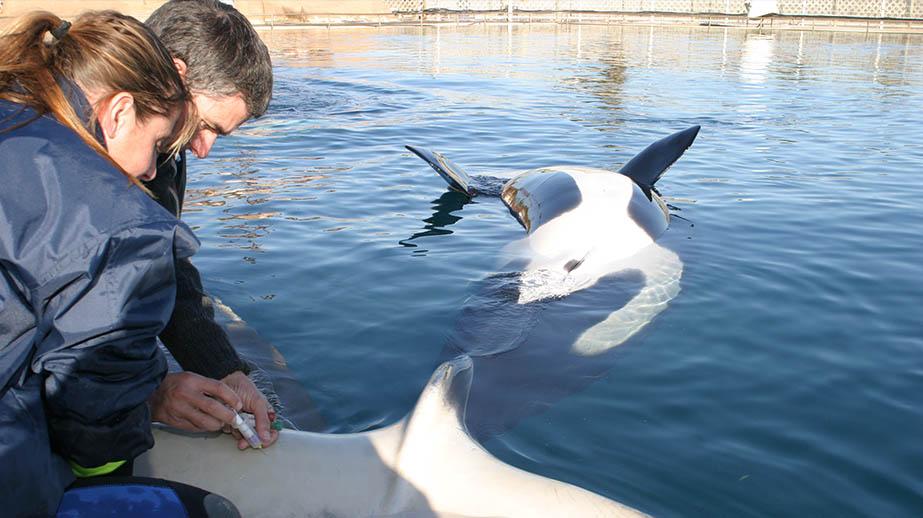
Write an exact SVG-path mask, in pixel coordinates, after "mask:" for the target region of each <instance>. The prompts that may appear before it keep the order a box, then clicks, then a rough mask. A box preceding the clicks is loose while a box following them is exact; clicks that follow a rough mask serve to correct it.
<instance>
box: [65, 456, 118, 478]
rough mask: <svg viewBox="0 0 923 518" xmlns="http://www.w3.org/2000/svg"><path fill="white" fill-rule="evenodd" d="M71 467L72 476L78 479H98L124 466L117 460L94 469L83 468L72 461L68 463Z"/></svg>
mask: <svg viewBox="0 0 923 518" xmlns="http://www.w3.org/2000/svg"><path fill="white" fill-rule="evenodd" d="M69 462H70V465H71V471H73V472H74V475H77V476H78V477H79V478H87V477H98V476H100V475H108V474H109V473H112V472H113V471H115V470H117V469H119V468H120V467H122V464H125V461H124V460H117V461H114V462H107V463H105V464H103V465H102V466H97V467H95V468H85V467H83V466H81V465H80V464H77V463H76V462H74V461H69Z"/></svg>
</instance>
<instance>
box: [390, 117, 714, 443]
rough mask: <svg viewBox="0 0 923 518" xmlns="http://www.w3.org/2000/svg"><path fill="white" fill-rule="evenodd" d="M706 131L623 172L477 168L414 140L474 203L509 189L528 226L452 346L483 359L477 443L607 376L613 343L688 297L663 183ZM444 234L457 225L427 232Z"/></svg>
mask: <svg viewBox="0 0 923 518" xmlns="http://www.w3.org/2000/svg"><path fill="white" fill-rule="evenodd" d="M699 129H700V127H699V126H693V127H690V128H688V129H685V130H683V131H679V132H676V133H674V134H672V135H670V136H668V137H666V138H663V139H661V140H658V141H657V142H655V143H653V144H651V145H650V146H648V147H647V148H645V149H644V150H643V151H641V152H640V153H639V154H638V155H637V156H635V157H634V158H632V159H631V160H629V161H628V162H627V163H626V164H625V165H624V166H623V167H622V168H621V169H620V170H619V171H618V172H613V171H609V170H604V169H596V168H591V167H580V166H570V165H568V166H551V167H542V168H538V169H532V170H529V171H523V172H510V173H506V174H501V175H496V174H495V175H492V176H484V175H481V176H477V175H471V174H468V173H467V172H466V171H465V170H464V169H463V168H462V167H460V166H459V165H457V164H455V163H454V162H452V161H451V160H449V159H448V158H446V157H445V156H444V155H442V154H441V153H438V152H435V151H430V150H427V149H424V148H421V147H416V146H407V149H409V150H410V151H411V152H412V153H414V154H415V155H417V156H419V157H420V158H422V159H423V160H425V161H426V162H427V163H428V164H429V165H430V166H431V167H432V168H433V169H435V170H436V172H437V173H438V174H439V175H440V176H441V177H442V178H443V179H444V180H445V181H446V182H447V183H448V185H449V188H450V189H451V190H452V191H456V192H457V193H460V194H457V195H458V196H462V197H463V198H464V199H465V200H467V201H470V200H471V199H473V198H475V197H499V198H500V199H501V200H502V202H503V203H504V204H505V205H506V207H507V208H508V209H509V211H510V213H511V214H512V216H513V217H514V218H515V219H516V221H517V222H519V224H520V225H521V226H522V227H523V229H524V230H525V232H526V236H525V237H524V238H522V239H520V240H517V241H515V242H513V243H511V244H509V245H507V247H506V253H507V255H508V257H507V258H506V259H507V262H506V263H504V264H502V266H501V267H500V271H499V272H497V273H494V274H491V275H488V276H487V277H486V278H484V279H482V280H480V281H478V282H477V286H476V287H475V289H474V290H473V293H472V295H471V296H469V298H468V299H467V300H466V302H465V303H464V305H463V307H462V308H461V311H460V313H459V316H458V318H457V319H456V323H455V325H454V326H453V327H452V328H451V329H450V330H449V332H448V337H447V340H446V343H445V344H444V347H443V352H442V353H441V354H440V358H442V359H444V358H451V357H453V356H455V355H457V354H467V355H470V356H471V357H472V359H473V361H474V364H475V367H476V368H475V369H474V372H475V380H474V383H473V385H472V390H471V395H470V399H469V405H468V414H467V417H466V424H467V425H468V427H469V430H470V431H471V433H472V435H473V436H474V437H475V438H476V439H478V440H480V441H482V442H484V441H486V440H488V439H490V438H491V437H493V436H496V435H498V434H501V433H504V432H505V431H508V430H510V429H511V428H513V427H514V426H515V425H516V424H517V423H518V422H519V421H521V419H523V418H524V417H527V416H529V415H534V414H536V413H539V412H542V411H543V410H545V409H547V408H549V407H551V406H552V405H554V404H556V403H557V402H559V401H560V400H562V399H563V398H565V397H566V396H568V395H570V394H573V393H576V392H579V391H580V390H582V389H584V388H586V387H587V386H588V385H589V384H590V383H591V382H592V381H593V380H595V379H598V378H600V377H601V376H603V375H604V374H605V373H606V372H607V371H608V370H609V369H610V368H611V367H612V365H613V364H614V357H613V349H614V348H615V347H616V346H618V345H620V344H623V343H625V342H626V341H627V340H628V339H629V338H631V337H632V336H634V335H635V334H637V333H638V332H639V331H641V330H642V329H644V328H645V326H647V324H648V323H650V322H651V321H652V320H653V319H654V318H655V317H656V316H657V315H658V314H660V313H661V312H662V311H663V310H664V309H666V308H667V306H668V305H669V303H670V302H671V301H672V300H673V299H674V298H675V297H676V296H677V295H678V294H679V291H680V280H681V278H682V273H683V262H682V260H681V259H680V257H679V256H678V255H677V254H676V253H675V252H674V251H673V250H671V247H670V246H663V245H664V243H665V242H666V241H671V239H670V238H674V239H672V241H675V237H676V236H675V235H674V236H669V237H668V236H667V234H669V233H668V232H667V229H668V228H669V227H670V225H671V215H670V210H669V208H668V206H667V204H666V203H665V202H664V201H663V199H662V198H661V196H660V194H659V193H658V192H657V189H656V187H655V184H656V183H657V182H658V180H660V179H661V177H662V176H663V174H664V172H665V171H666V170H667V169H668V168H669V167H670V166H672V165H673V164H674V163H675V162H676V161H677V160H678V159H679V158H680V157H681V156H682V155H683V153H684V152H685V151H686V149H688V148H689V146H691V145H692V143H693V141H694V140H695V138H696V136H697V135H698V132H699ZM443 205H445V204H443ZM463 205H464V203H458V204H456V205H455V206H454V207H452V208H454V209H459V208H461V207H462V206H463ZM450 206H451V205H450ZM459 219H460V218H459V217H453V218H446V217H444V216H443V217H435V216H434V217H433V218H429V219H428V220H427V221H449V224H452V223H457V221H459ZM437 232H443V233H444V232H445V230H444V229H438V228H427V231H426V233H424V234H418V235H432V234H433V233H437ZM418 235H415V236H414V237H412V238H411V239H414V238H416V237H417V236H418ZM408 241H409V240H404V241H402V244H405V245H406V244H407V243H408Z"/></svg>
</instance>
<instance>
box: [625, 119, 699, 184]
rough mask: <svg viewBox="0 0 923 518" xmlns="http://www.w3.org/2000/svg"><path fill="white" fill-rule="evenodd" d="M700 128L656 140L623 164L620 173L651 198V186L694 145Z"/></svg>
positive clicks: (689, 129) (694, 127) (696, 127)
mask: <svg viewBox="0 0 923 518" xmlns="http://www.w3.org/2000/svg"><path fill="white" fill-rule="evenodd" d="M699 128H701V126H693V127H691V128H688V129H684V130H683V131H679V132H676V133H674V134H672V135H670V136H669V137H666V138H662V139H660V140H658V141H657V142H654V143H653V144H651V145H650V146H647V147H646V148H645V149H644V151H642V152H640V153H638V154H637V155H635V157H634V158H632V159H631V160H630V161H629V162H628V163H627V164H625V165H624V166H622V168H621V169H619V173H621V174H623V175H625V176H627V177H629V178H631V179H632V180H634V182H635V183H636V184H638V186H640V187H641V189H642V190H643V191H644V193H645V194H647V196H648V198H650V191H651V188H652V187H653V186H654V184H655V183H657V180H659V179H660V177H661V176H663V173H665V172H666V171H667V169H669V168H670V166H671V165H673V163H674V162H676V161H677V160H679V157H681V156H683V153H684V152H685V151H686V149H688V148H689V146H691V145H692V142H693V141H694V140H695V137H696V135H698V134H699Z"/></svg>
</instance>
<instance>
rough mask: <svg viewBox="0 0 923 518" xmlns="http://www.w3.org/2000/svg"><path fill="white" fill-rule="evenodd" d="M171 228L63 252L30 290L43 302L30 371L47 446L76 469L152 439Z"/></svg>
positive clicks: (169, 303) (138, 231)
mask: <svg viewBox="0 0 923 518" xmlns="http://www.w3.org/2000/svg"><path fill="white" fill-rule="evenodd" d="M176 228H177V227H176V226H175V223H174V224H170V223H166V222H164V223H157V224H155V223H152V224H148V225H144V226H139V227H133V228H129V229H127V230H123V231H121V232H118V233H116V234H115V235H113V236H112V237H109V238H108V239H105V240H104V241H103V242H98V243H96V244H95V245H93V246H88V247H86V248H85V249H84V250H83V251H81V252H80V253H74V254H71V255H69V256H67V257H66V258H65V260H63V261H59V262H58V263H57V266H56V268H54V269H53V270H52V271H51V273H50V274H49V276H48V278H47V279H43V282H41V283H40V284H39V285H38V286H39V287H38V288H37V289H36V293H35V295H34V296H33V299H34V300H36V301H41V302H43V303H44V305H43V309H42V311H41V324H40V328H41V330H42V334H41V335H40V336H43V339H42V340H41V341H40V342H39V344H38V348H37V351H36V355H35V357H34V359H33V362H32V369H33V371H34V372H36V373H37V374H39V375H41V376H42V377H43V380H44V383H43V384H44V397H45V409H46V412H47V417H48V429H49V435H50V438H51V443H52V447H53V449H54V450H55V451H56V452H57V453H59V454H60V455H62V456H63V457H65V458H67V459H70V460H71V461H74V462H76V463H77V464H79V465H81V466H100V465H102V464H106V463H108V462H112V461H118V460H127V459H132V458H134V457H136V456H137V455H139V454H141V453H142V452H144V451H145V450H147V449H149V448H150V447H151V446H153V444H154V441H153V437H152V435H151V428H150V411H149V409H148V406H147V404H146V402H147V399H148V397H149V396H150V395H151V393H152V392H153V391H154V390H155V388H156V387H157V386H158V385H159V384H160V382H161V380H162V379H163V376H164V374H165V373H166V361H165V359H164V357H163V353H162V352H161V351H160V349H159V348H158V346H157V335H158V333H159V332H160V331H161V329H163V327H164V325H165V324H166V322H167V320H168V318H169V316H170V312H171V311H172V309H173V301H174V297H175V283H174V272H173V261H174V232H176V231H177V230H176Z"/></svg>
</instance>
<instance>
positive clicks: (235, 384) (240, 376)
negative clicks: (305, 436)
mask: <svg viewBox="0 0 923 518" xmlns="http://www.w3.org/2000/svg"><path fill="white" fill-rule="evenodd" d="M221 381H222V382H224V384H225V385H227V386H228V387H230V388H231V389H232V390H233V391H234V392H235V393H236V394H237V396H238V397H240V401H241V403H242V404H243V406H242V407H241V408H242V409H243V411H244V412H249V413H251V414H253V417H254V418H256V434H257V435H259V437H260V442H262V443H263V448H266V447H267V446H269V445H271V444H273V443H274V442H276V439H278V438H279V432H277V431H275V430H273V429H272V428H271V426H270V425H271V424H272V421H273V420H275V418H276V412H275V411H274V410H273V409H272V408H271V407H270V406H269V402H268V401H266V397H265V396H263V393H262V392H260V390H259V389H258V388H256V385H254V384H253V381H251V380H250V378H248V377H247V375H246V374H244V373H243V372H241V371H234V372H232V373H231V374H228V375H227V376H225V377H224V379H222V380H221ZM233 433H234V437H236V438H237V447H238V448H240V449H241V450H243V449H246V448H247V447H248V446H249V445H248V444H247V441H246V440H245V439H244V438H243V437H241V436H240V434H239V433H238V432H237V430H234V431H233Z"/></svg>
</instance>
